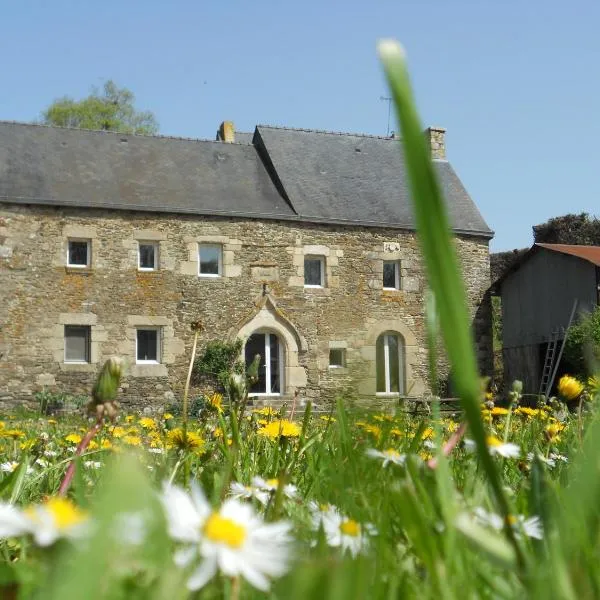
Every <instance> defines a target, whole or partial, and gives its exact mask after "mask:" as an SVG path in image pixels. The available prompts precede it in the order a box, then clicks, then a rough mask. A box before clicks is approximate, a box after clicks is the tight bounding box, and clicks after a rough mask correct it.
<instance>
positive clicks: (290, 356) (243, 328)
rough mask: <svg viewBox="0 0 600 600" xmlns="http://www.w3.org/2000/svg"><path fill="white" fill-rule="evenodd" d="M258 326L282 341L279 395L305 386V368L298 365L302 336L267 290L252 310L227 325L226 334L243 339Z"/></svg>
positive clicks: (302, 347)
mask: <svg viewBox="0 0 600 600" xmlns="http://www.w3.org/2000/svg"><path fill="white" fill-rule="evenodd" d="M259 330H261V331H271V332H273V333H276V334H277V335H278V336H279V338H280V339H281V341H282V342H283V345H284V379H283V380H284V385H285V390H282V395H288V394H293V393H294V392H295V391H296V390H297V389H298V388H304V387H306V370H305V369H304V367H302V366H301V365H300V354H301V353H304V352H306V351H307V350H308V346H307V344H306V340H305V339H304V337H303V336H302V335H301V334H300V332H299V331H298V329H297V328H296V326H295V325H294V324H293V323H292V321H290V319H288V318H287V317H286V316H285V314H284V313H283V311H281V310H280V309H279V308H277V305H276V304H275V301H274V300H273V299H272V298H271V296H270V295H269V294H265V295H263V296H261V298H260V300H259V301H258V302H257V303H256V306H255V309H254V310H253V312H252V313H251V314H250V315H248V316H247V317H246V319H244V320H243V321H241V322H240V323H238V324H237V325H236V326H234V327H232V328H231V329H230V331H229V338H230V339H235V338H241V339H243V340H244V342H245V341H246V340H247V339H248V338H249V337H250V336H251V335H252V334H253V333H254V332H256V331H259Z"/></svg>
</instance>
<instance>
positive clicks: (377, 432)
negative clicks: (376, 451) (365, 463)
mask: <svg viewBox="0 0 600 600" xmlns="http://www.w3.org/2000/svg"><path fill="white" fill-rule="evenodd" d="M363 429H364V430H365V431H366V432H367V433H370V434H371V435H372V436H374V437H375V438H377V439H379V438H380V437H381V427H379V426H377V425H369V424H368V423H367V424H366V425H365V426H364V427H363Z"/></svg>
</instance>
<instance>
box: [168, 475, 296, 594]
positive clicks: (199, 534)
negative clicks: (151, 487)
mask: <svg viewBox="0 0 600 600" xmlns="http://www.w3.org/2000/svg"><path fill="white" fill-rule="evenodd" d="M161 500H162V503H163V506H164V508H165V512H166V516H167V523H168V528H169V534H170V535H171V537H172V538H173V539H174V540H176V541H178V542H182V543H183V544H185V546H184V547H183V548H182V549H181V550H180V551H178V552H177V553H176V556H175V562H176V563H177V564H178V565H179V566H182V567H183V566H189V565H191V564H192V563H193V562H194V561H195V560H197V559H200V560H201V562H200V564H199V566H198V567H196V569H195V570H194V571H193V572H192V574H191V576H190V578H189V580H188V582H187V586H188V589H189V590H192V591H193V590H198V589H200V588H201V587H203V586H204V585H205V584H206V583H207V582H208V581H209V580H210V579H211V578H212V577H213V576H214V575H215V574H216V573H217V571H219V570H220V571H221V572H222V573H223V574H224V575H225V576H227V577H237V576H239V575H241V576H242V577H243V578H244V579H246V580H247V581H248V582H249V583H250V584H251V585H253V586H254V587H256V588H258V589H259V590H263V591H267V590H268V589H269V583H270V582H269V579H270V578H273V577H279V576H281V575H283V574H284V573H285V572H286V571H287V570H288V563H289V560H290V554H291V542H292V539H291V537H290V535H289V532H290V529H291V525H290V524H289V523H287V522H284V521H281V522H278V523H264V522H263V520H262V518H261V517H260V516H259V515H258V514H256V512H255V511H254V509H253V507H252V505H251V504H247V503H242V502H239V501H238V500H237V499H234V498H229V499H227V500H225V502H224V503H223V505H222V506H221V508H220V509H219V510H218V511H213V510H212V508H211V506H210V504H209V503H208V501H207V500H206V498H205V497H204V494H203V493H202V492H201V491H200V489H199V488H198V487H197V486H196V485H192V491H191V494H187V493H186V492H185V491H184V490H183V489H181V488H179V487H176V486H168V485H165V488H164V491H163V495H162V498H161Z"/></svg>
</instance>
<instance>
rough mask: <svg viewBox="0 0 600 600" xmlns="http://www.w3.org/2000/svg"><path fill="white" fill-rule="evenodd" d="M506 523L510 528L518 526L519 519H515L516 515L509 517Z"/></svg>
mask: <svg viewBox="0 0 600 600" xmlns="http://www.w3.org/2000/svg"><path fill="white" fill-rule="evenodd" d="M506 523H507V524H508V525H510V526H513V525H516V523H517V517H515V516H514V515H508V516H507V517H506Z"/></svg>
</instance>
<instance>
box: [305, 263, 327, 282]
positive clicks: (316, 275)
mask: <svg viewBox="0 0 600 600" xmlns="http://www.w3.org/2000/svg"><path fill="white" fill-rule="evenodd" d="M304 287H307V288H322V287H325V257H324V256H311V255H307V256H305V257H304Z"/></svg>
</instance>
